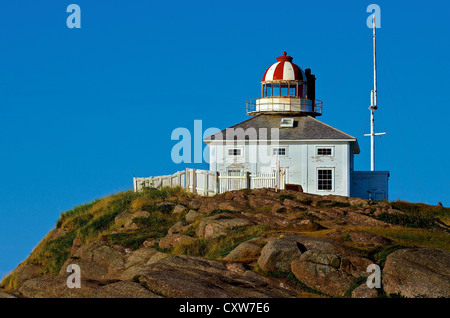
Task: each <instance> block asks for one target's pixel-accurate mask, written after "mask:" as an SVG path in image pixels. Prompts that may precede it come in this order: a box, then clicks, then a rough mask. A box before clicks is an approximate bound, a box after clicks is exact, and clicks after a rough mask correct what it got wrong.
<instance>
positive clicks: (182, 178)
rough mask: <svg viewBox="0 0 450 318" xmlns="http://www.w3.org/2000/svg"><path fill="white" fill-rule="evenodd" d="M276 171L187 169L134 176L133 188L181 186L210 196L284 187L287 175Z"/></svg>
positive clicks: (139, 189) (137, 189) (135, 189)
mask: <svg viewBox="0 0 450 318" xmlns="http://www.w3.org/2000/svg"><path fill="white" fill-rule="evenodd" d="M278 178H279V179H278V182H277V175H276V173H255V174H251V173H249V172H246V173H244V174H241V175H238V176H228V175H220V174H219V173H218V172H215V171H209V170H199V169H189V168H188V169H186V170H185V171H178V172H176V173H174V174H172V175H166V176H158V177H148V178H136V177H133V190H134V191H135V192H137V191H141V190H142V189H143V188H145V187H153V188H162V187H176V186H180V187H182V188H185V189H186V190H187V191H189V192H192V193H198V194H200V195H205V196H210V195H214V194H216V193H224V192H227V191H232V190H240V189H258V188H278V189H284V184H285V175H284V172H283V171H280V175H279V176H278Z"/></svg>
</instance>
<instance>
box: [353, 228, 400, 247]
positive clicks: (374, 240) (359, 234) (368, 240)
mask: <svg viewBox="0 0 450 318" xmlns="http://www.w3.org/2000/svg"><path fill="white" fill-rule="evenodd" d="M348 236H349V238H350V240H351V241H352V242H354V243H358V244H360V245H364V246H387V245H390V244H392V241H391V240H390V239H388V238H385V237H383V236H379V235H376V234H373V233H369V232H364V231H350V232H349V233H348Z"/></svg>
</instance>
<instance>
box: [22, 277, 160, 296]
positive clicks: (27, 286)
mask: <svg viewBox="0 0 450 318" xmlns="http://www.w3.org/2000/svg"><path fill="white" fill-rule="evenodd" d="M19 293H20V294H21V295H22V296H23V297H26V298H158V297H160V296H158V295H156V294H154V293H152V292H150V291H149V290H147V289H145V288H144V287H142V286H141V285H139V284H137V283H135V282H131V281H120V282H115V283H111V284H107V285H103V286H102V285H100V284H98V283H97V282H94V281H88V280H84V279H82V280H81V288H68V287H67V280H66V278H64V277H61V276H51V275H49V276H44V277H39V278H34V279H31V280H28V281H26V282H25V283H24V285H23V286H22V287H20V288H19Z"/></svg>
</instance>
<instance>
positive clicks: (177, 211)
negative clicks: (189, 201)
mask: <svg viewBox="0 0 450 318" xmlns="http://www.w3.org/2000/svg"><path fill="white" fill-rule="evenodd" d="M185 211H186V207H185V206H184V205H182V204H177V205H175V207H174V208H173V211H172V213H175V214H180V213H183V212H185Z"/></svg>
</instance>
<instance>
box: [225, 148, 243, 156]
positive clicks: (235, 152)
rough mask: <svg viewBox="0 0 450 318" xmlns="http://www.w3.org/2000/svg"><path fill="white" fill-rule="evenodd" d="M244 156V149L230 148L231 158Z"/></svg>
mask: <svg viewBox="0 0 450 318" xmlns="http://www.w3.org/2000/svg"><path fill="white" fill-rule="evenodd" d="M241 154H242V149H240V148H230V149H228V155H229V156H240V155H241Z"/></svg>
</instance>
